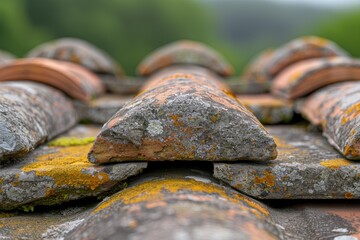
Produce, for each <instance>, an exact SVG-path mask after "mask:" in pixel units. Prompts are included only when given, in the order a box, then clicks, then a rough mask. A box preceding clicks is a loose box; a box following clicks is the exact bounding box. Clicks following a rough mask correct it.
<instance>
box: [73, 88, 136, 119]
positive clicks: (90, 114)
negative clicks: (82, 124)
mask: <svg viewBox="0 0 360 240" xmlns="http://www.w3.org/2000/svg"><path fill="white" fill-rule="evenodd" d="M132 98H133V96H121V95H115V94H107V95H103V96H101V97H99V98H98V99H94V100H92V101H91V102H90V103H88V104H84V103H81V102H79V101H76V102H75V107H76V109H77V112H78V114H79V116H80V119H81V120H82V121H86V122H88V121H89V122H92V123H98V124H104V123H106V122H107V121H108V120H109V119H110V118H111V117H112V116H113V115H114V114H115V113H116V112H117V111H119V110H120V109H121V108H122V107H123V106H125V104H126V103H128V102H129V101H130V100H131V99H132Z"/></svg>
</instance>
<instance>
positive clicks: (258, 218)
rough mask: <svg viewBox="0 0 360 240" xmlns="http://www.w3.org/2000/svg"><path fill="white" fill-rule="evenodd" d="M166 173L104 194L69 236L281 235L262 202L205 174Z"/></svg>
mask: <svg viewBox="0 0 360 240" xmlns="http://www.w3.org/2000/svg"><path fill="white" fill-rule="evenodd" d="M167 174H168V175H167V177H163V178H159V177H158V176H157V175H155V178H154V177H152V178H151V177H149V176H147V177H144V178H142V179H141V181H140V182H137V183H135V184H134V185H132V186H131V187H129V188H127V189H125V190H122V191H120V192H119V193H117V194H115V195H113V196H111V197H110V198H108V199H106V200H104V201H103V202H102V203H100V204H99V205H98V206H97V207H96V208H95V209H94V210H93V211H92V213H91V214H89V216H88V217H87V218H85V220H84V221H83V222H82V223H81V224H80V225H79V226H78V227H77V228H75V229H74V230H73V231H72V232H70V233H69V234H68V235H67V236H66V237H65V239H119V238H121V239H177V238H181V239H282V237H283V233H282V232H281V231H280V230H279V229H278V228H277V226H276V225H275V224H274V222H273V221H272V220H271V216H270V215H269V212H268V209H267V208H266V206H265V205H263V204H261V203H260V202H258V201H256V200H253V199H250V198H248V197H246V196H244V195H241V194H238V193H236V192H235V191H234V190H232V189H231V188H225V187H223V186H220V185H219V184H217V183H215V182H213V180H212V179H211V178H207V177H204V176H202V175H200V176H199V175H198V174H194V173H191V172H187V173H186V174H184V175H182V176H174V175H173V174H171V172H170V173H167ZM169 175H172V176H170V177H169Z"/></svg>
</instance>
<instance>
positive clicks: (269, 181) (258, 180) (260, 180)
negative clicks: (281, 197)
mask: <svg viewBox="0 0 360 240" xmlns="http://www.w3.org/2000/svg"><path fill="white" fill-rule="evenodd" d="M263 174H264V175H265V176H263V177H258V176H256V177H255V178H254V183H255V184H265V185H266V186H268V187H274V186H275V176H274V175H272V173H271V172H270V171H269V172H268V171H264V172H263Z"/></svg>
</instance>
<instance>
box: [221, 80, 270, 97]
mask: <svg viewBox="0 0 360 240" xmlns="http://www.w3.org/2000/svg"><path fill="white" fill-rule="evenodd" d="M227 84H228V85H229V87H230V89H231V91H233V92H234V93H237V94H259V93H266V92H269V89H270V85H271V83H270V82H256V81H247V80H244V79H240V80H239V78H231V79H230V80H229V81H227Z"/></svg>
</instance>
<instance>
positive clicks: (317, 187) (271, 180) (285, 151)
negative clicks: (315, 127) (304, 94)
mask: <svg viewBox="0 0 360 240" xmlns="http://www.w3.org/2000/svg"><path fill="white" fill-rule="evenodd" d="M267 129H268V131H269V133H270V134H271V135H272V136H274V138H275V140H276V142H277V145H278V152H279V154H278V157H277V159H276V160H274V161H271V162H269V163H264V162H248V163H241V164H235V163H234V164H233V163H214V176H215V177H216V178H218V179H220V180H222V181H224V182H227V183H229V184H230V185H231V186H232V187H234V188H235V189H237V190H239V191H241V192H243V193H246V194H248V195H250V196H253V197H256V198H263V199H352V198H354V199H359V198H360V163H358V162H352V161H349V160H346V159H344V158H342V156H341V155H340V154H339V153H338V152H337V151H335V150H334V149H333V148H332V147H331V146H330V145H329V144H328V143H327V141H326V140H325V139H324V138H323V137H322V136H321V134H320V133H314V132H309V131H307V130H305V128H304V127H299V126H290V125H284V126H271V127H270V126H268V127H267Z"/></svg>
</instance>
